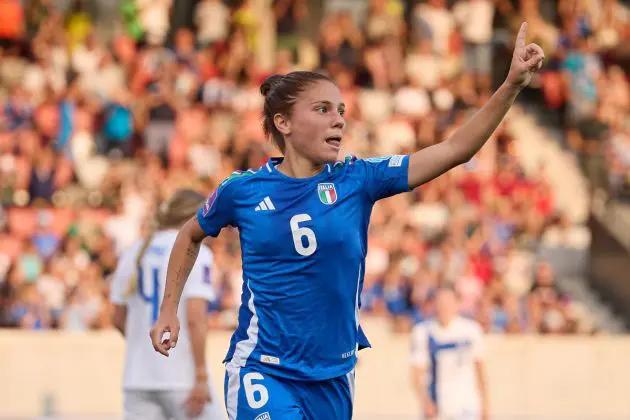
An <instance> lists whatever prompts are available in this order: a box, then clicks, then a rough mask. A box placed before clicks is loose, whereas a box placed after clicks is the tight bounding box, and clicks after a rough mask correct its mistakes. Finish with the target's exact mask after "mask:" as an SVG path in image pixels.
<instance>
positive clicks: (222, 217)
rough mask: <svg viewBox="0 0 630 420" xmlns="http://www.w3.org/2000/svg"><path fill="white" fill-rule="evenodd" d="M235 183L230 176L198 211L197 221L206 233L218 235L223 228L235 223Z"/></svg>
mask: <svg viewBox="0 0 630 420" xmlns="http://www.w3.org/2000/svg"><path fill="white" fill-rule="evenodd" d="M233 184H234V183H233V182H230V179H229V178H228V179H226V180H225V181H223V183H222V184H221V185H219V187H218V188H217V189H216V190H215V191H214V192H213V193H212V195H210V197H208V199H207V200H206V202H205V203H204V204H203V206H202V207H201V208H200V209H199V211H198V212H197V221H198V222H199V226H201V228H202V229H203V231H204V232H205V233H206V235H210V236H213V237H217V236H218V235H219V232H221V229H223V228H224V227H226V226H228V225H233V224H234V200H233V198H232V197H233V190H234V185H233Z"/></svg>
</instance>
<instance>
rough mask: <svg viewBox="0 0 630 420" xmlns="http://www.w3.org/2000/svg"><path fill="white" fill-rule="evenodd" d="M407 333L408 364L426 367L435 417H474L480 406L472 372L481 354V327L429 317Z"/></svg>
mask: <svg viewBox="0 0 630 420" xmlns="http://www.w3.org/2000/svg"><path fill="white" fill-rule="evenodd" d="M411 334H412V336H411V340H412V352H411V363H412V364H413V365H415V366H419V367H423V368H425V369H426V370H427V373H428V376H429V378H428V379H429V394H430V396H431V398H432V399H433V402H434V403H435V404H436V407H437V410H438V416H439V418H440V419H442V418H476V416H478V415H479V413H480V409H481V400H480V395H479V389H478V384H477V376H476V373H475V361H477V360H481V358H482V355H483V331H482V329H481V326H480V325H479V324H478V323H477V322H475V321H472V320H470V319H466V318H463V317H457V318H455V319H453V321H451V323H450V324H449V325H448V326H447V327H443V326H442V325H441V324H440V323H439V322H438V321H437V320H429V321H427V322H423V323H421V324H418V325H416V326H414V328H413V330H412V333H411Z"/></svg>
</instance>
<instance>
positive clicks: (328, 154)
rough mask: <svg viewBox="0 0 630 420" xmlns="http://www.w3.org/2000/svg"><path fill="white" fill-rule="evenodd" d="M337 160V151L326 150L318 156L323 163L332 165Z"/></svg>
mask: <svg viewBox="0 0 630 420" xmlns="http://www.w3.org/2000/svg"><path fill="white" fill-rule="evenodd" d="M338 159H339V150H326V151H325V152H323V153H322V154H320V161H322V162H323V163H333V162H335V161H337V160H338Z"/></svg>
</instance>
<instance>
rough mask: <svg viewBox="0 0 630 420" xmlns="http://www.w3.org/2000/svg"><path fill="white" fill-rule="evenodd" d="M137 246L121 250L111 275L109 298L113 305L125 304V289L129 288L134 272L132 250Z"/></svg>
mask: <svg viewBox="0 0 630 420" xmlns="http://www.w3.org/2000/svg"><path fill="white" fill-rule="evenodd" d="M135 249H137V247H135V246H133V247H131V248H128V249H127V250H125V251H123V253H122V255H121V256H120V259H119V260H118V265H117V266H116V270H115V271H114V274H113V275H112V283H111V287H110V291H109V299H110V301H111V302H112V303H113V304H114V305H125V304H127V290H128V289H129V281H131V277H132V276H133V274H134V270H135V264H134V263H135V261H134V259H135V258H134V252H133V251H134V250H135Z"/></svg>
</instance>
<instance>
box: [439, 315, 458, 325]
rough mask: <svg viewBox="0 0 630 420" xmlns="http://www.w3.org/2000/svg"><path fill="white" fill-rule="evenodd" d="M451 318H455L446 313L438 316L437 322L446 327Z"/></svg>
mask: <svg viewBox="0 0 630 420" xmlns="http://www.w3.org/2000/svg"><path fill="white" fill-rule="evenodd" d="M453 319H455V315H454V314H448V315H445V316H442V317H438V322H439V323H440V325H441V326H443V327H448V326H449V324H450V323H451V322H452V321H453Z"/></svg>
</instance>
